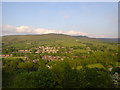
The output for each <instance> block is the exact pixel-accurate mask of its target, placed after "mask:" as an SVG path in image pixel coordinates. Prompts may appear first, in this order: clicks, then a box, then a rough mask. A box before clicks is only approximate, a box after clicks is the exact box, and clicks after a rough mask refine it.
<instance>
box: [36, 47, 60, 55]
mask: <svg viewBox="0 0 120 90" xmlns="http://www.w3.org/2000/svg"><path fill="white" fill-rule="evenodd" d="M59 48H60V47H44V46H41V47H39V48H36V49H37V51H36V52H35V53H57V52H58V49H59Z"/></svg>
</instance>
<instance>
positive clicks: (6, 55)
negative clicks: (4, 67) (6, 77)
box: [0, 54, 12, 58]
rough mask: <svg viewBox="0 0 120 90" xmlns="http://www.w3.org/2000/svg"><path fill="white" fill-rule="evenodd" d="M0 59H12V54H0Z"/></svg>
mask: <svg viewBox="0 0 120 90" xmlns="http://www.w3.org/2000/svg"><path fill="white" fill-rule="evenodd" d="M0 57H3V58H4V57H12V54H0Z"/></svg>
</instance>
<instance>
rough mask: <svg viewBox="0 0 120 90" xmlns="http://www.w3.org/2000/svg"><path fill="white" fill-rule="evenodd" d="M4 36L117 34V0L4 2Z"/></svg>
mask: <svg viewBox="0 0 120 90" xmlns="http://www.w3.org/2000/svg"><path fill="white" fill-rule="evenodd" d="M2 17H3V20H2V21H3V23H2V25H3V26H2V28H3V29H2V35H26V34H47V33H63V34H68V35H86V36H89V37H111V38H114V37H117V36H118V3H117V2H103V3H101V2H96V3H95V2H89V3H88V2H56V3H55V2H36V3H34V2H26V3H25V2H16V3H15V2H6V3H5V2H4V3H2Z"/></svg>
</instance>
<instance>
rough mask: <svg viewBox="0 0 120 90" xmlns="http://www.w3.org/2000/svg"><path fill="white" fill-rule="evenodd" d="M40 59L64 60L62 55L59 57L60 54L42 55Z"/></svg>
mask: <svg viewBox="0 0 120 90" xmlns="http://www.w3.org/2000/svg"><path fill="white" fill-rule="evenodd" d="M42 59H43V60H48V61H55V60H64V58H63V57H60V56H49V55H44V56H42Z"/></svg>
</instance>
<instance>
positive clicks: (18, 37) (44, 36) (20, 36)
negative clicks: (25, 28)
mask: <svg viewBox="0 0 120 90" xmlns="http://www.w3.org/2000/svg"><path fill="white" fill-rule="evenodd" d="M2 37H3V40H4V39H8V40H10V39H11V40H12V39H13V38H16V39H22V38H24V39H28V40H31V39H37V38H39V37H40V38H44V39H50V38H56V39H60V38H61V39H63V38H64V39H65V38H67V39H68V38H69V39H73V38H87V39H95V40H102V41H107V42H120V39H118V38H90V37H88V36H82V35H79V36H71V35H66V34H56V33H49V34H28V35H6V36H2ZM8 37H9V38H8ZM35 37H36V38H35Z"/></svg>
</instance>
